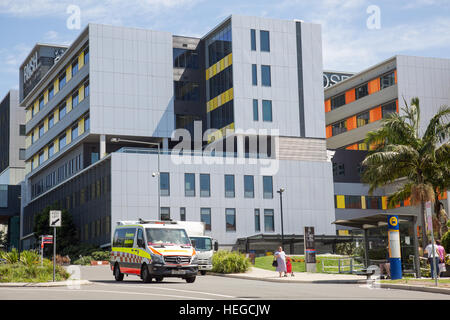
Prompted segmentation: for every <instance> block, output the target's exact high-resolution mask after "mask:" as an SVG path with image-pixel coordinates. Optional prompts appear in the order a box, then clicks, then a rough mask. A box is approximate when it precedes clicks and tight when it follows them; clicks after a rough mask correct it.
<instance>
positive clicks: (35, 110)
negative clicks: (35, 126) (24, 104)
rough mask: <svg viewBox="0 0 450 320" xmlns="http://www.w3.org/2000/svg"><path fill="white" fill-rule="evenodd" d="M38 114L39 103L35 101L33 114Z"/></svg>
mask: <svg viewBox="0 0 450 320" xmlns="http://www.w3.org/2000/svg"><path fill="white" fill-rule="evenodd" d="M38 112H39V101H38V100H36V101H35V102H34V114H36V113H38Z"/></svg>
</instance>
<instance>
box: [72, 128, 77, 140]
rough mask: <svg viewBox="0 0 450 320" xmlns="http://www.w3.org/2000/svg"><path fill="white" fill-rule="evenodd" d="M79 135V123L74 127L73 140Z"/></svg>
mask: <svg viewBox="0 0 450 320" xmlns="http://www.w3.org/2000/svg"><path fill="white" fill-rule="evenodd" d="M77 137H78V124H76V125H74V126H73V127H72V141H73V140H75V139H76V138H77Z"/></svg>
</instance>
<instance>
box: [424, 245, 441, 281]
mask: <svg viewBox="0 0 450 320" xmlns="http://www.w3.org/2000/svg"><path fill="white" fill-rule="evenodd" d="M425 253H426V254H427V255H428V263H429V264H430V267H431V278H432V279H434V276H435V275H436V276H439V269H436V271H435V270H434V267H435V266H436V268H437V267H438V266H439V252H438V249H437V245H436V242H435V243H434V263H433V244H431V243H430V244H428V245H427V246H426V248H425Z"/></svg>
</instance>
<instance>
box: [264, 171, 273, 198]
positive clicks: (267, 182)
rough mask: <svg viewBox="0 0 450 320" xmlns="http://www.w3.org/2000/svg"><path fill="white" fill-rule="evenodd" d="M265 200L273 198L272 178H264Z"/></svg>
mask: <svg viewBox="0 0 450 320" xmlns="http://www.w3.org/2000/svg"><path fill="white" fill-rule="evenodd" d="M263 192H264V193H263V198H264V199H272V198H273V179H272V177H271V176H263Z"/></svg>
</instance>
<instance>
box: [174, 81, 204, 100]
mask: <svg viewBox="0 0 450 320" xmlns="http://www.w3.org/2000/svg"><path fill="white" fill-rule="evenodd" d="M173 90H174V93H175V100H178V101H199V100H200V85H199V83H197V82H191V81H174V82H173Z"/></svg>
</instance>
